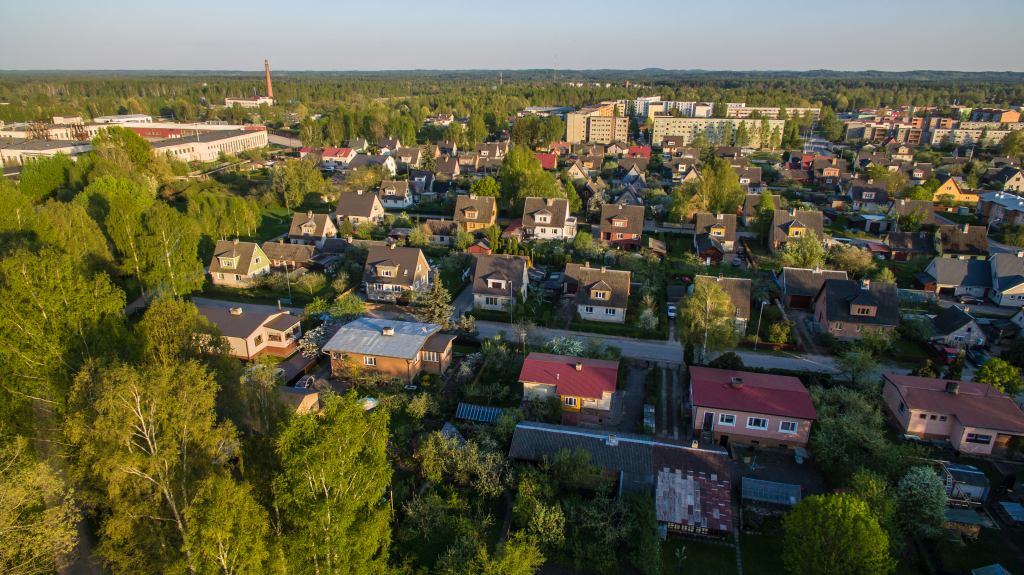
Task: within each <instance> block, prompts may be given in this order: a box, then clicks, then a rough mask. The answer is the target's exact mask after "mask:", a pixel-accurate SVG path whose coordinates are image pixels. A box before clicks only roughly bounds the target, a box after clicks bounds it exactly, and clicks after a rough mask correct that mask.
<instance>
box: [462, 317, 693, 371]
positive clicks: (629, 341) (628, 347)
mask: <svg viewBox="0 0 1024 575" xmlns="http://www.w3.org/2000/svg"><path fill="white" fill-rule="evenodd" d="M476 329H477V331H478V332H479V338H481V339H485V338H490V337H494V336H495V335H497V334H498V333H499V332H505V334H506V335H511V334H512V328H511V326H509V325H508V324H507V323H500V322H494V321H478V322H476ZM530 337H531V338H534V339H537V340H539V341H542V342H546V341H550V340H551V339H554V338H556V337H575V338H580V339H586V338H596V339H599V340H601V341H602V342H604V343H606V344H608V345H613V346H615V347H618V348H620V349H621V350H622V355H623V357H628V358H633V359H642V360H646V361H657V362H663V363H672V364H678V363H681V362H682V361H683V348H682V346H681V345H679V342H675V341H668V340H654V339H633V338H629V337H616V336H609V335H599V334H594V333H584V332H578V331H569V330H565V329H551V328H546V327H535V328H533V329H532V330H530Z"/></svg>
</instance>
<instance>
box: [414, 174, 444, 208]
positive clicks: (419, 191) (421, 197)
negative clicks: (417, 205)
mask: <svg viewBox="0 0 1024 575" xmlns="http://www.w3.org/2000/svg"><path fill="white" fill-rule="evenodd" d="M409 186H410V187H411V188H412V192H413V199H414V201H419V202H423V201H431V200H434V199H436V197H437V194H436V193H434V172H431V171H430V170H409ZM417 196H418V198H417Z"/></svg>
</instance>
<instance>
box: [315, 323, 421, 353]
mask: <svg viewBox="0 0 1024 575" xmlns="http://www.w3.org/2000/svg"><path fill="white" fill-rule="evenodd" d="M384 328H391V329H393V330H394V335H384ZM440 329H441V326H439V325H437V324H436V323H420V322H415V321H395V320H389V319H379V318H372V317H361V318H359V319H356V320H353V321H351V322H349V323H347V324H345V325H343V326H341V328H340V329H338V331H337V333H335V334H334V336H332V337H331V339H330V341H328V342H327V343H326V344H325V345H324V348H323V349H324V351H327V352H341V353H360V354H363V355H376V356H382V357H398V358H403V359H413V358H415V357H416V355H417V354H418V353H419V352H420V350H421V349H422V348H423V345H424V344H425V343H426V342H427V338H429V337H430V336H431V335H433V334H435V333H437V332H438V331H439V330H440Z"/></svg>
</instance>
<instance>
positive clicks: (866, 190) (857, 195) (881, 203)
mask: <svg viewBox="0 0 1024 575" xmlns="http://www.w3.org/2000/svg"><path fill="white" fill-rule="evenodd" d="M847 196H849V198H850V208H851V209H853V210H854V211H857V212H868V213H879V212H883V211H885V210H886V208H888V207H889V192H888V191H887V190H886V188H885V182H875V181H874V180H868V181H867V182H861V181H854V182H853V183H852V184H851V185H850V190H849V192H847Z"/></svg>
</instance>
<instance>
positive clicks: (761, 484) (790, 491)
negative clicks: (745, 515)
mask: <svg viewBox="0 0 1024 575" xmlns="http://www.w3.org/2000/svg"><path fill="white" fill-rule="evenodd" d="M740 490H741V493H742V494H743V499H749V500H751V501H760V502H763V503H772V504H775V505H786V506H790V505H796V504H797V503H800V499H801V494H800V486H799V485H796V484H793V483H779V482H777V481H766V480H764V479H754V478H753V477H744V478H743V482H742V484H741V485H740Z"/></svg>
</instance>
